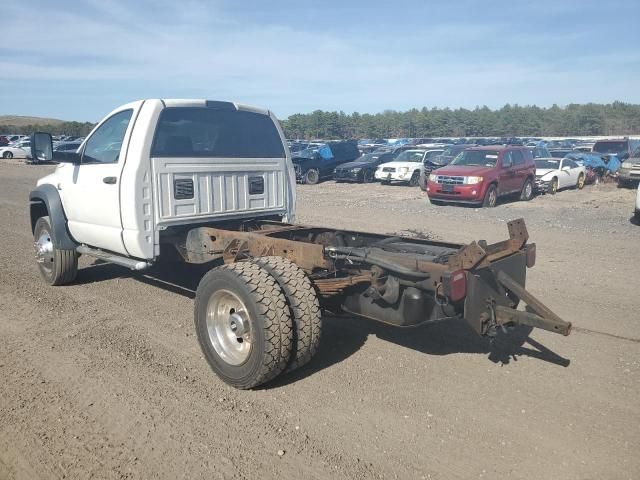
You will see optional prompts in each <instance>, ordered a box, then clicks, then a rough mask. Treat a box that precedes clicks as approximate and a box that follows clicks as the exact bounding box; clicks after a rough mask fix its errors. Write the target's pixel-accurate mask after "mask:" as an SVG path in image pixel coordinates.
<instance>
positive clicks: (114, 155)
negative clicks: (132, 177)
mask: <svg viewBox="0 0 640 480" xmlns="http://www.w3.org/2000/svg"><path fill="white" fill-rule="evenodd" d="M132 114H133V110H123V111H122V112H118V113H116V114H115V115H113V116H112V117H110V118H109V119H107V120H106V121H105V122H104V123H103V124H102V125H100V127H98V129H97V130H96V131H95V132H93V134H92V135H91V137H89V138H88V139H87V143H86V145H85V147H84V152H82V163H117V162H118V157H119V156H120V149H121V148H122V141H123V140H124V134H125V133H126V131H127V127H128V126H129V122H130V121H131V116H132Z"/></svg>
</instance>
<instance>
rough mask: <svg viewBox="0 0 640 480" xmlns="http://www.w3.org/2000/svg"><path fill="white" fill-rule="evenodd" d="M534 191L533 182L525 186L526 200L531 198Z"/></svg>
mask: <svg viewBox="0 0 640 480" xmlns="http://www.w3.org/2000/svg"><path fill="white" fill-rule="evenodd" d="M532 191H533V188H532V187H531V182H527V184H526V185H525V186H524V198H529V197H531V192H532Z"/></svg>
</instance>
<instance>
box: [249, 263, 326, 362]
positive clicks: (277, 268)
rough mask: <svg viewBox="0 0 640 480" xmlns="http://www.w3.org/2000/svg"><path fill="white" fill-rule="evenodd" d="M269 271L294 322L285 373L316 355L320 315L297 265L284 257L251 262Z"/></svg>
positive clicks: (310, 287) (314, 295)
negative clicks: (279, 288) (289, 355)
mask: <svg viewBox="0 0 640 480" xmlns="http://www.w3.org/2000/svg"><path fill="white" fill-rule="evenodd" d="M252 262H253V263H255V264H257V265H259V266H260V267H262V268H263V269H265V270H266V271H268V272H269V273H270V274H271V275H272V276H273V277H274V278H275V279H276V281H277V282H278V284H279V285H280V287H281V288H282V291H283V292H284V294H285V296H286V298H287V303H288V305H289V309H290V312H291V318H292V320H293V326H294V331H293V336H294V341H293V350H292V352H291V359H290V361H289V364H288V366H287V368H286V371H287V372H291V371H293V370H296V369H297V368H300V367H302V366H303V365H306V364H307V363H309V361H310V360H311V359H312V358H313V356H314V355H315V354H316V352H317V351H318V347H319V345H320V337H321V334H322V314H321V310H320V303H319V301H318V296H317V295H316V292H315V289H314V288H313V285H312V283H311V281H310V280H309V277H307V275H306V274H305V272H304V270H302V269H301V268H300V267H299V266H298V265H296V264H295V263H293V262H291V261H290V260H288V259H286V258H284V257H278V256H268V257H258V258H255V259H253V260H252Z"/></svg>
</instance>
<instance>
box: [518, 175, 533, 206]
mask: <svg viewBox="0 0 640 480" xmlns="http://www.w3.org/2000/svg"><path fill="white" fill-rule="evenodd" d="M532 198H533V182H532V181H531V179H530V178H527V180H526V181H525V182H524V185H523V186H522V191H521V192H520V200H522V201H524V202H528V201H529V200H531V199H532Z"/></svg>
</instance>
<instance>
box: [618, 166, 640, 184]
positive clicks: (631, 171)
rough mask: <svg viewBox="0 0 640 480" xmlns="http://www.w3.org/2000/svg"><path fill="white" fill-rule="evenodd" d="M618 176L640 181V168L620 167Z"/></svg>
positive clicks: (629, 180)
mask: <svg viewBox="0 0 640 480" xmlns="http://www.w3.org/2000/svg"><path fill="white" fill-rule="evenodd" d="M618 178H619V179H622V180H626V181H628V182H631V181H640V168H622V167H620V168H619V169H618Z"/></svg>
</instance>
